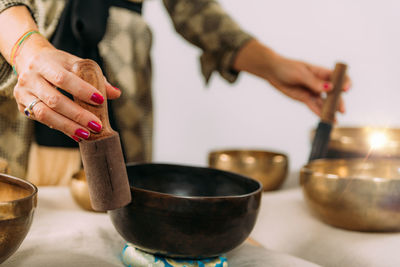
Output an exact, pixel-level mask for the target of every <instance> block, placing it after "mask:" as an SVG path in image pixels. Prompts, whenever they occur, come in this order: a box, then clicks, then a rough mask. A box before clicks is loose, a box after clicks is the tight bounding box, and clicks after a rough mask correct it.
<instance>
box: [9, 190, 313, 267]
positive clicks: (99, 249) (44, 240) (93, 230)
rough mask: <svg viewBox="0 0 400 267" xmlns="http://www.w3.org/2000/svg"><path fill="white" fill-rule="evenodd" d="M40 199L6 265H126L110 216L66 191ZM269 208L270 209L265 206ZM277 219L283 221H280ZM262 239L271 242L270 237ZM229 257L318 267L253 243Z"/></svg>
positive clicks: (236, 262) (256, 263) (238, 261)
mask: <svg viewBox="0 0 400 267" xmlns="http://www.w3.org/2000/svg"><path fill="white" fill-rule="evenodd" d="M38 197H39V201H38V208H37V210H36V213H35V215H34V219H33V223H32V227H31V230H30V232H29V233H28V235H27V237H26V238H25V240H24V242H23V243H22V245H21V247H20V248H19V249H18V251H17V252H16V253H15V254H14V255H12V256H11V257H10V258H9V259H8V260H7V261H5V262H4V263H3V265H2V267H3V266H4V267H55V266H57V267H69V266H73V267H80V266H85V267H90V266H94V267H102V266H107V267H113V266H123V265H122V263H121V261H120V253H121V251H122V248H123V246H124V245H125V241H124V240H123V239H122V238H121V237H120V236H119V234H118V233H117V232H116V230H115V229H114V227H113V225H112V224H111V221H110V220H109V218H108V216H107V214H105V213H94V212H88V211H84V210H82V209H80V208H79V206H78V205H77V204H75V202H74V201H73V199H72V197H71V195H70V192H69V190H68V188H67V187H40V188H39V194H38ZM264 208H268V206H267V205H264ZM269 215H270V211H269V210H268V209H264V210H263V211H262V212H261V218H262V219H263V221H260V222H258V231H257V232H260V231H261V230H262V228H263V227H262V226H263V225H265V223H264V220H265V219H266V220H267V221H268V220H270V219H272V218H267V217H268V216H269ZM275 220H277V221H279V218H275ZM267 232H269V231H267ZM267 232H266V233H267ZM264 234H265V233H263V236H265V235H264ZM269 240H271V239H269ZM263 241H267V243H268V239H265V240H263ZM264 243H265V242H264ZM227 257H228V262H229V266H230V267H260V266H261V267H262V266H279V267H291V266H293V267H298V266H299V267H303V266H304V267H312V266H316V265H314V264H312V263H310V262H307V261H305V260H302V259H299V258H296V257H293V256H291V255H288V254H285V253H280V252H276V251H272V250H267V249H264V248H262V247H255V246H252V245H249V244H244V245H242V246H240V247H239V248H237V249H235V250H234V251H232V252H230V253H228V255H227Z"/></svg>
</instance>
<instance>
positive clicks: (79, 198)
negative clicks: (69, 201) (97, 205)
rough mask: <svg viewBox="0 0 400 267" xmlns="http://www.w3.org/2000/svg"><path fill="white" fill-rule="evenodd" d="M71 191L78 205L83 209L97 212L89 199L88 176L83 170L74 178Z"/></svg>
mask: <svg viewBox="0 0 400 267" xmlns="http://www.w3.org/2000/svg"><path fill="white" fill-rule="evenodd" d="M69 189H70V192H71V194H72V197H73V198H74V200H75V201H76V203H77V204H78V205H79V206H80V207H81V208H83V209H85V210H88V211H95V210H93V208H92V202H91V201H90V197H89V188H88V183H87V180H86V175H85V172H84V171H83V170H80V171H78V172H77V173H75V174H74V175H73V176H72V179H71V182H70V184H69Z"/></svg>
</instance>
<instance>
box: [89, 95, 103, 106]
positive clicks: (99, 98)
mask: <svg viewBox="0 0 400 267" xmlns="http://www.w3.org/2000/svg"><path fill="white" fill-rule="evenodd" d="M90 99H91V100H92V101H93V102H95V103H97V104H102V103H103V102H104V97H103V96H102V95H100V94H98V93H94V94H93V95H92V97H91V98H90Z"/></svg>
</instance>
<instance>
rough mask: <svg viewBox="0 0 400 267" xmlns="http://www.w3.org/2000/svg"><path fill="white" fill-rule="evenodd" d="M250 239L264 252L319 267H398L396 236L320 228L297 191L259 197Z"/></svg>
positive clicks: (398, 241) (399, 256) (399, 236)
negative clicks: (305, 261)
mask: <svg viewBox="0 0 400 267" xmlns="http://www.w3.org/2000/svg"><path fill="white" fill-rule="evenodd" d="M251 236H252V238H253V239H255V240H256V241H258V242H260V243H261V244H262V245H263V246H265V247H266V248H268V249H271V250H274V251H280V252H283V253H287V254H291V255H294V256H297V257H300V258H303V259H305V260H308V261H310V262H314V263H317V264H319V265H322V266H328V267H329V266H335V267H347V266H352V267H353V266H360V267H369V266H371V267H391V266H393V267H394V266H396V267H398V266H400V233H362V232H354V231H347V230H342V229H339V228H334V227H331V226H329V225H327V224H324V223H322V222H321V221H319V220H318V219H317V218H315V217H314V216H313V215H312V214H311V213H310V211H309V209H308V207H307V206H306V203H305V202H304V199H303V195H302V192H301V189H300V188H299V187H297V188H293V189H287V190H281V191H276V192H269V193H265V194H264V195H263V199H262V207H261V212H260V214H259V218H258V221H257V224H256V226H255V229H254V230H253V232H252V233H251Z"/></svg>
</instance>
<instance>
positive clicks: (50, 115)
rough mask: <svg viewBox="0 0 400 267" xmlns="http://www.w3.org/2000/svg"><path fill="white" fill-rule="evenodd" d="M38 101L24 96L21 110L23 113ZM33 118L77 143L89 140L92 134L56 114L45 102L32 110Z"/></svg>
mask: <svg viewBox="0 0 400 267" xmlns="http://www.w3.org/2000/svg"><path fill="white" fill-rule="evenodd" d="M35 99H37V97H36V96H34V95H32V94H29V93H26V94H22V95H21V97H20V98H19V100H20V101H21V102H20V103H22V104H19V105H18V106H19V109H20V111H21V112H23V109H24V108H25V107H27V106H28V105H29V104H30V103H32V101H34V100H35ZM32 118H33V119H35V120H37V121H39V122H41V123H43V124H46V125H47V126H49V127H50V128H55V129H57V130H59V131H61V132H63V133H64V134H66V135H68V136H70V137H71V138H73V139H74V140H75V141H77V142H79V141H81V140H82V139H88V138H89V136H90V132H89V131H88V130H87V129H85V128H83V127H82V126H81V125H79V124H77V123H75V122H74V121H72V120H69V119H68V118H66V117H64V116H62V115H61V114H59V113H57V112H55V111H54V110H52V109H51V108H49V107H48V106H47V105H46V104H45V103H44V102H43V101H39V102H37V104H36V105H34V106H33V108H32Z"/></svg>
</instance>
